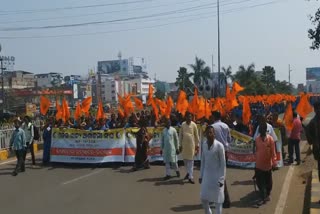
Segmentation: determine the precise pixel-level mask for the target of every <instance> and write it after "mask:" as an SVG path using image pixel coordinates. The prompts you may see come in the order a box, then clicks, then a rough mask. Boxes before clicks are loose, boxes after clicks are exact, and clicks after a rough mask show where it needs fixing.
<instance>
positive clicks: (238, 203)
mask: <svg viewBox="0 0 320 214" xmlns="http://www.w3.org/2000/svg"><path fill="white" fill-rule="evenodd" d="M27 163H28V164H27V169H26V172H25V173H21V174H19V175H18V176H17V177H12V176H11V175H10V174H11V172H12V169H13V167H14V164H15V163H14V162H10V163H0V211H1V213H8V214H15V213H17V214H18V213H19V214H20V213H24V214H37V213H39V214H40V213H41V214H43V213H46V214H57V213H59V214H64V213H68V214H88V213H90V214H98V213H112V214H126V213H133V214H135V213H137V214H147V213H148V214H149V213H153V214H169V213H192V214H200V213H204V212H203V210H202V207H201V205H200V200H199V191H200V185H199V184H198V183H196V184H194V185H192V184H189V183H186V182H183V181H182V180H181V179H178V178H173V179H171V180H169V181H162V177H163V176H164V173H165V168H164V166H162V165H152V166H151V169H149V170H141V171H137V172H131V167H130V166H116V165H107V166H103V165H101V166H92V165H89V166H84V165H81V166H80V165H62V164H55V165H52V166H50V167H41V168H39V169H32V168H30V165H29V164H30V161H27ZM291 167H292V168H293V169H291V171H292V172H294V171H293V170H296V169H295V167H296V166H291ZM299 167H301V168H303V167H304V165H303V164H302V165H301V166H299ZM288 170H289V167H288V166H287V167H284V168H282V169H280V170H278V171H275V172H274V173H273V180H274V186H273V191H272V195H271V201H270V202H269V203H268V204H266V205H263V206H262V207H260V208H259V209H257V208H254V207H253V205H254V204H255V199H256V198H257V193H256V192H254V186H253V182H252V180H251V178H252V176H253V171H252V170H244V169H234V168H228V169H227V184H228V188H229V192H230V196H231V200H232V204H231V208H230V209H224V211H223V213H229V214H237V213H246V214H251V213H270V214H272V213H275V212H276V211H275V210H276V208H277V206H279V203H280V202H281V201H282V202H283V200H284V199H285V200H284V204H285V205H286V207H287V206H288V203H290V201H291V202H292V203H291V204H293V203H294V204H293V205H290V208H291V209H290V213H292V214H295V213H297V214H301V213H303V206H304V203H303V201H302V202H300V201H301V199H300V200H298V199H297V198H294V197H293V198H292V197H291V195H301V194H304V191H305V185H300V186H299V187H297V185H299V184H300V180H297V179H298V177H299V176H298V175H296V173H293V176H292V179H293V182H291V183H293V184H295V186H291V185H289V188H290V189H289V190H288V192H289V194H288V198H287V197H284V196H283V195H285V196H286V194H281V193H282V192H283V191H284V188H283V186H285V183H288V182H289V180H288V179H287V180H286V176H287V174H288ZM180 171H181V176H182V177H184V175H185V169H184V167H183V166H181V167H180ZM296 171H297V170H296ZM198 177H199V170H198V169H196V170H195V180H197V179H198ZM287 178H288V177H287ZM290 181H291V179H290ZM293 188H294V189H293ZM292 191H293V192H292ZM279 201H280V202H279ZM280 204H281V203H280ZM280 210H281V209H280ZM282 211H283V212H280V213H286V208H284V209H282ZM280 213H279V214H280Z"/></svg>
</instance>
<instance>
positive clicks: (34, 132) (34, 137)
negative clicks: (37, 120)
mask: <svg viewBox="0 0 320 214" xmlns="http://www.w3.org/2000/svg"><path fill="white" fill-rule="evenodd" d="M33 139H34V140H39V139H40V134H39V129H38V128H37V127H36V126H35V125H33Z"/></svg>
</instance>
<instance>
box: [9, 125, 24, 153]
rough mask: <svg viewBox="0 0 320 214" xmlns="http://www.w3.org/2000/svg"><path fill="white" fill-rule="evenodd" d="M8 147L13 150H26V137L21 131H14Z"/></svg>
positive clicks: (19, 129)
mask: <svg viewBox="0 0 320 214" xmlns="http://www.w3.org/2000/svg"><path fill="white" fill-rule="evenodd" d="M10 147H11V148H12V149H14V150H22V149H26V147H27V144H26V135H25V133H24V131H23V129H21V128H18V129H15V130H14V131H13V133H12V136H11V139H10Z"/></svg>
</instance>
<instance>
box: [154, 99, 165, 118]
mask: <svg viewBox="0 0 320 214" xmlns="http://www.w3.org/2000/svg"><path fill="white" fill-rule="evenodd" d="M155 100H156V104H157V105H158V106H159V109H160V113H161V115H165V113H166V109H167V104H166V103H165V101H162V100H160V99H158V98H156V99H155Z"/></svg>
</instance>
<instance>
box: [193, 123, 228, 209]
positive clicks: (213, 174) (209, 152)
mask: <svg viewBox="0 0 320 214" xmlns="http://www.w3.org/2000/svg"><path fill="white" fill-rule="evenodd" d="M205 134H206V138H207V141H206V142H204V143H203V146H202V156H201V169H200V178H199V183H200V184H201V193H200V198H201V202H202V205H203V208H204V209H205V213H206V214H211V213H212V212H211V209H210V203H211V202H214V203H215V214H221V213H222V204H223V202H224V187H223V186H224V183H225V175H226V159H225V151H224V146H223V144H222V143H220V142H219V141H218V140H216V139H215V131H214V128H213V127H212V126H208V127H207V128H206V131H205Z"/></svg>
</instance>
